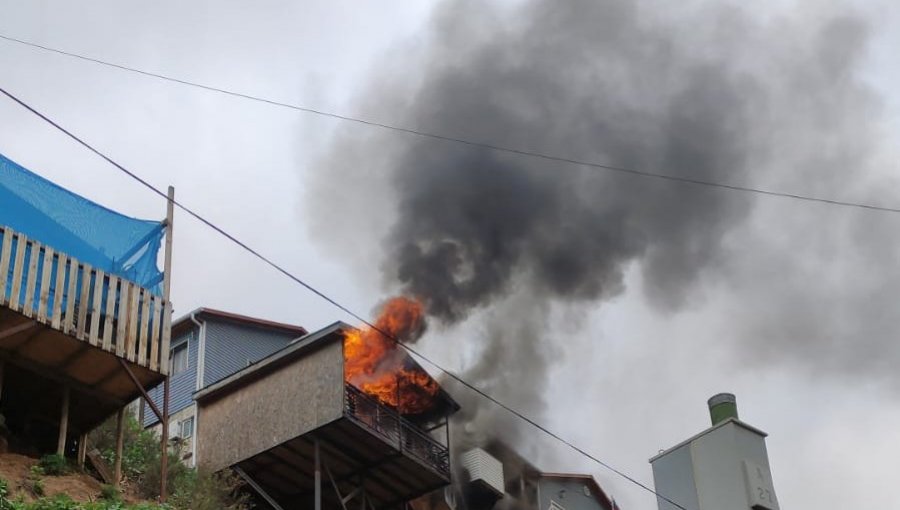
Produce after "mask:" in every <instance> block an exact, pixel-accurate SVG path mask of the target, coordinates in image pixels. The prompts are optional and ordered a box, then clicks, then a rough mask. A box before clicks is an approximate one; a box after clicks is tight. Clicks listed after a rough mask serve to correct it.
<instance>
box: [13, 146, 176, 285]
mask: <svg viewBox="0 0 900 510" xmlns="http://www.w3.org/2000/svg"><path fill="white" fill-rule="evenodd" d="M0 225H5V226H8V227H10V228H12V229H13V230H16V231H18V232H21V233H23V234H25V235H27V236H28V237H29V238H32V239H35V240H37V241H39V242H40V243H42V244H45V245H47V246H50V247H51V248H53V249H55V250H58V251H62V252H65V253H66V254H67V255H69V256H71V257H75V258H76V259H78V260H80V261H82V262H86V263H88V264H90V265H91V266H94V267H96V268H99V269H102V270H103V271H105V272H106V273H109V274H115V275H118V276H121V277H123V278H126V279H128V280H131V281H132V282H135V283H137V284H139V285H141V286H143V287H146V288H148V289H150V290H151V291H152V292H153V293H154V294H156V295H160V294H161V290H162V288H161V287H162V285H161V283H162V272H161V271H160V270H159V267H158V266H157V263H156V259H157V256H158V253H159V248H160V244H161V242H162V236H163V231H164V228H165V226H164V225H163V223H162V222H160V221H150V220H141V219H135V218H129V217H128V216H124V215H122V214H119V213H117V212H115V211H111V210H109V209H107V208H105V207H103V206H101V205H98V204H96V203H94V202H91V201H90V200H88V199H86V198H84V197H81V196H79V195H76V194H75V193H72V192H70V191H68V190H66V189H63V188H61V187H59V186H57V185H56V184H53V183H52V182H50V181H48V180H46V179H44V178H42V177H40V176H38V175H36V174H34V173H32V172H30V171H28V170H27V169H25V168H23V167H22V166H20V165H18V164H16V163H15V162H13V161H11V160H10V159H8V158H6V157H5V156H3V155H2V154H0ZM0 239H2V235H0ZM4 276H6V275H4Z"/></svg>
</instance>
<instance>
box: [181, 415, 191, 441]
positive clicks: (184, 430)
mask: <svg viewBox="0 0 900 510" xmlns="http://www.w3.org/2000/svg"><path fill="white" fill-rule="evenodd" d="M178 432H179V434H178V435H179V437H181V439H188V438H190V437H191V436H193V435H194V417H193V416H191V417H190V418H188V419H186V420H182V421H181V423H179V424H178Z"/></svg>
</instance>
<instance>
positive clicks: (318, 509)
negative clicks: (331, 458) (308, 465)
mask: <svg viewBox="0 0 900 510" xmlns="http://www.w3.org/2000/svg"><path fill="white" fill-rule="evenodd" d="M314 449H315V453H316V455H315V462H316V474H315V482H316V495H315V500H316V503H315V510H322V466H321V462H320V461H321V459H320V458H319V440H318V439H316V442H315V446H314Z"/></svg>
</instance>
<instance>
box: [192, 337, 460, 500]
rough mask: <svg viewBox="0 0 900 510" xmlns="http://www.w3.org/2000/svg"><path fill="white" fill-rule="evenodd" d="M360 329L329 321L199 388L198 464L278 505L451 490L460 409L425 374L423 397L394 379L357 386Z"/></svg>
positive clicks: (407, 497) (405, 359)
mask: <svg viewBox="0 0 900 510" xmlns="http://www.w3.org/2000/svg"><path fill="white" fill-rule="evenodd" d="M358 331H359V330H355V329H354V328H351V327H350V326H347V325H345V324H342V323H336V324H333V325H331V326H329V327H327V328H325V329H323V330H321V331H318V332H315V333H312V334H309V335H306V336H305V337H303V338H300V339H298V340H296V341H295V342H294V343H292V344H291V345H290V346H288V347H287V348H285V349H283V350H282V351H279V352H278V353H275V354H273V355H272V356H270V357H269V358H266V359H264V360H262V361H260V362H259V363H257V364H255V365H251V366H249V367H247V368H246V369H244V370H243V371H241V372H238V373H236V374H234V375H233V376H231V377H228V378H226V379H224V380H222V381H221V382H219V383H217V384H214V385H212V386H210V387H209V388H207V389H205V390H203V391H201V392H199V393H198V394H197V395H196V396H195V398H196V400H197V402H198V429H197V462H198V464H199V466H200V467H202V468H206V469H211V470H214V471H219V470H222V469H226V468H234V469H235V470H236V471H237V472H238V473H240V474H241V475H242V476H244V477H245V478H246V479H247V480H248V481H249V482H250V484H251V486H252V487H253V488H254V489H255V492H256V493H257V494H258V495H259V496H260V497H261V498H262V499H264V500H265V501H266V503H267V504H268V505H269V506H270V507H272V508H276V509H278V508H314V506H315V505H314V501H315V500H316V499H318V500H319V501H321V505H322V507H321V508H323V509H341V508H344V505H349V504H350V503H349V501H350V500H354V501H358V500H363V501H365V503H366V505H368V507H372V508H376V509H390V508H399V507H400V506H401V505H402V504H403V503H404V502H406V501H409V500H411V499H413V498H415V497H418V496H420V495H422V494H425V493H428V492H430V491H432V490H434V489H437V488H440V487H443V486H445V485H447V484H448V483H449V481H450V459H449V452H448V446H447V442H448V439H449V429H448V418H449V416H450V415H451V414H452V413H454V412H455V411H456V410H457V409H458V406H457V404H456V403H455V402H454V401H453V400H452V399H451V398H450V397H449V396H448V395H447V394H446V393H445V392H444V391H443V390H442V389H441V388H440V387H439V386H438V385H437V383H436V382H435V381H434V380H433V379H431V378H430V377H428V379H427V381H426V380H424V379H422V380H421V381H420V382H423V383H425V384H426V385H427V389H426V390H424V392H423V390H421V388H418V387H415V388H414V387H413V386H411V385H410V384H409V382H408V381H406V380H405V379H402V378H397V377H395V378H394V379H393V380H394V382H395V384H394V386H393V389H392V391H387V388H384V389H383V390H384V391H383V392H382V393H379V392H376V391H374V390H373V388H372V387H370V386H367V385H365V384H354V382H353V381H352V380H351V378H350V377H349V375H348V372H347V367H348V366H352V365H353V360H354V357H353V351H352V349H353V346H352V345H351V342H352V340H350V339H352V338H354V335H356V334H358ZM348 353H349V358H348ZM394 354H396V353H394ZM397 356H398V358H397V359H401V361H402V365H403V366H404V367H406V368H407V369H409V370H413V371H415V373H416V374H425V375H426V376H427V374H426V373H425V372H424V370H422V369H421V367H418V365H416V364H415V362H414V361H413V360H412V359H409V358H408V357H405V356H400V355H397ZM387 380H388V379H385V381H387ZM425 395H427V397H428V398H427V401H426V400H425V399H424V396H425ZM359 504H360V503H359V502H357V503H354V506H358V505H359Z"/></svg>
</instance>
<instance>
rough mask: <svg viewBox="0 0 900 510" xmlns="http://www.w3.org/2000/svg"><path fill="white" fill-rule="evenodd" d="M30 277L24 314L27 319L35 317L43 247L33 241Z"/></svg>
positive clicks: (29, 265)
mask: <svg viewBox="0 0 900 510" xmlns="http://www.w3.org/2000/svg"><path fill="white" fill-rule="evenodd" d="M28 258H29V259H30V260H29V261H28V277H27V278H26V280H27V281H26V283H25V307H24V309H23V310H22V313H23V314H25V316H26V317H34V291H35V287H36V286H37V270H38V261H39V260H41V245H40V243H38V242H37V241H31V252H30V253H29V254H28Z"/></svg>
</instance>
